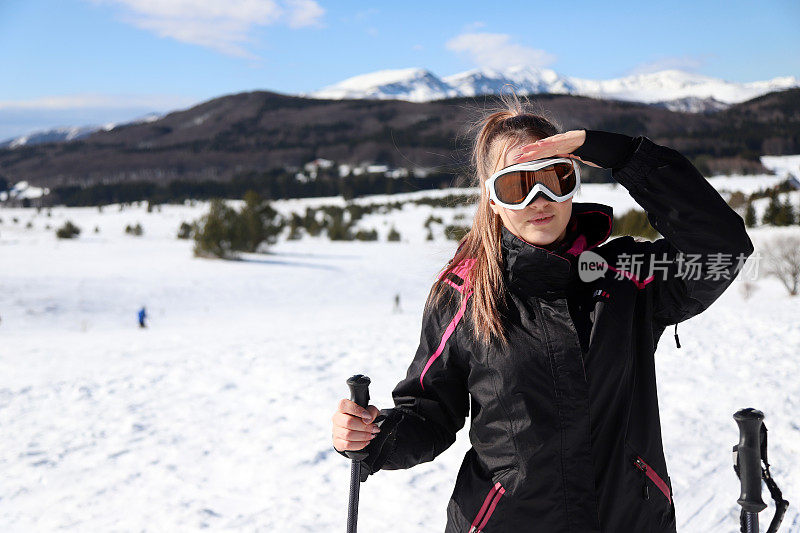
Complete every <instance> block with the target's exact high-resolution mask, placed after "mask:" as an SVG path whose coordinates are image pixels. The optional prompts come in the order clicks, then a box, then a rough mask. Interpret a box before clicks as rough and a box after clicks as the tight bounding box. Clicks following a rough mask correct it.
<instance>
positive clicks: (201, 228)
mask: <svg viewBox="0 0 800 533" xmlns="http://www.w3.org/2000/svg"><path fill="white" fill-rule="evenodd" d="M244 200H245V205H244V206H243V207H242V209H241V211H239V212H236V211H235V210H234V209H231V208H230V207H228V206H227V205H225V203H224V202H223V201H222V200H219V199H215V200H213V201H212V202H211V206H210V209H209V212H208V213H207V214H205V215H203V217H201V218H200V220H199V221H198V222H196V225H195V231H194V241H195V246H194V253H195V255H196V256H198V257H219V258H222V259H232V258H235V257H236V255H237V254H236V252H257V251H259V249H260V248H261V246H262V245H264V244H274V243H275V242H276V241H277V238H278V234H279V233H280V232H281V230H282V229H283V227H284V225H285V223H284V221H283V217H281V216H280V214H279V213H278V212H277V211H275V209H273V208H272V206H270V205H269V203H268V202H265V201H263V200H262V199H261V197H260V196H259V195H258V193H256V192H254V191H247V193H246V194H245V198H244Z"/></svg>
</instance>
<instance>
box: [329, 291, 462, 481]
mask: <svg viewBox="0 0 800 533" xmlns="http://www.w3.org/2000/svg"><path fill="white" fill-rule="evenodd" d="M447 290H448V291H449V288H448V289H447ZM445 299H446V297H445ZM459 300H460V298H453V302H451V303H444V302H442V303H440V304H437V305H432V304H428V305H426V308H425V311H424V313H423V319H422V332H421V335H420V341H419V346H418V348H417V351H416V354H415V355H414V359H413V360H412V361H411V364H410V365H409V367H408V370H407V372H406V377H405V378H404V379H402V380H401V381H400V382H399V383H398V384H397V385H396V386H395V388H394V390H393V391H392V398H393V400H394V404H395V405H394V407H393V408H388V409H382V410H381V414H380V416H379V417H378V418H377V419H376V421H375V423H377V424H379V425H380V428H381V431H380V432H379V433H378V434H377V436H376V437H375V438H374V439H372V441H371V442H370V443H369V444H368V445H367V446H366V447H365V448H363V449H362V450H361V451H363V452H365V453H368V456H367V457H366V458H365V459H363V460H362V470H364V467H366V470H367V473H368V474H373V473H375V472H377V471H378V470H380V469H384V470H397V469H405V468H411V467H412V466H415V465H417V464H419V463H424V462H427V461H432V460H433V459H434V458H435V457H436V456H438V455H439V454H440V453H442V452H443V451H444V450H446V449H447V448H448V447H450V445H451V444H453V442H455V440H456V433H457V432H458V430H460V429H461V428H462V427H464V423H465V419H466V417H467V414H468V413H469V392H468V389H467V375H468V369H467V366H466V363H465V362H462V361H461V359H462V354H461V353H460V352H459V349H458V344H457V342H456V330H457V329H459V328H461V327H463V324H462V322H463V321H462V317H463V316H464V312H465V308H466V302H467V300H466V299H464V300H463V301H459ZM339 453H340V454H341V455H345V454H344V452H339ZM366 477H367V474H364V473H362V481H363V480H364V479H366Z"/></svg>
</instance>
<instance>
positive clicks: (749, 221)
mask: <svg viewBox="0 0 800 533" xmlns="http://www.w3.org/2000/svg"><path fill="white" fill-rule="evenodd" d="M744 223H745V225H746V226H747V227H748V228H752V227H753V226H755V225H756V208H755V207H753V202H750V201H748V202H747V209H746V210H745V212H744Z"/></svg>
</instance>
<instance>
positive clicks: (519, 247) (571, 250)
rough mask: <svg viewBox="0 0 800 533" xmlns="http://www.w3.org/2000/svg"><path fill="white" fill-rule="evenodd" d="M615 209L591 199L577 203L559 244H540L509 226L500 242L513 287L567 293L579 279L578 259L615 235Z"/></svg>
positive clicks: (547, 293) (534, 292) (545, 293)
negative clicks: (612, 233)
mask: <svg viewBox="0 0 800 533" xmlns="http://www.w3.org/2000/svg"><path fill="white" fill-rule="evenodd" d="M613 219H614V214H613V210H612V208H611V207H610V206H608V205H604V204H597V203H591V202H573V203H572V216H571V217H570V221H569V222H568V224H567V234H566V236H565V237H564V240H563V241H562V242H561V243H559V244H558V245H556V246H547V247H542V246H536V245H533V244H530V243H528V242H526V241H524V240H523V239H520V238H519V237H517V236H516V235H514V234H513V233H511V232H510V231H509V230H508V229H507V228H506V227H505V226H502V228H501V233H502V236H501V239H500V244H501V248H502V251H503V266H504V270H505V274H506V279H507V282H508V284H509V288H511V289H512V290H517V291H520V292H522V293H524V294H532V295H537V296H563V295H564V294H565V293H566V290H567V287H568V286H569V284H570V282H571V281H574V280H575V279H577V270H578V269H577V258H578V256H580V254H581V252H583V251H584V250H590V249H592V248H595V247H596V246H598V245H600V244H602V243H603V242H604V241H605V240H606V239H607V238H608V236H609V235H611V228H612V222H613Z"/></svg>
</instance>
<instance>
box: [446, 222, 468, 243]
mask: <svg viewBox="0 0 800 533" xmlns="http://www.w3.org/2000/svg"><path fill="white" fill-rule="evenodd" d="M469 230H470V227H469V226H460V225H457V224H448V225H447V226H445V227H444V236H445V237H447V238H448V239H450V240H451V241H460V240H461V239H463V238H464V236H465V235H466V234H467V233H469Z"/></svg>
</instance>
